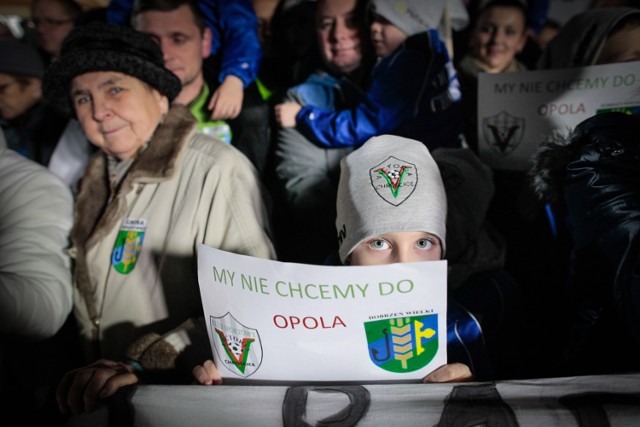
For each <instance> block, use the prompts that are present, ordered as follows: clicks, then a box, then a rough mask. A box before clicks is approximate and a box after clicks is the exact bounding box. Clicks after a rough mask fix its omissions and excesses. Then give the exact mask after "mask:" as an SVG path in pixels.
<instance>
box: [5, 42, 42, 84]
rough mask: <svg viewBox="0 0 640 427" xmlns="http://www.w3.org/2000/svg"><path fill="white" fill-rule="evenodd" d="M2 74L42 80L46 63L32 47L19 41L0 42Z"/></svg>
mask: <svg viewBox="0 0 640 427" xmlns="http://www.w3.org/2000/svg"><path fill="white" fill-rule="evenodd" d="M0 73H5V74H12V75H16V76H27V77H37V78H39V79H41V78H42V75H43V74H44V63H43V62H42V58H41V57H40V54H39V53H38V52H37V51H36V50H35V49H34V48H33V47H31V46H29V45H28V44H26V43H23V42H21V41H18V40H12V39H9V40H0Z"/></svg>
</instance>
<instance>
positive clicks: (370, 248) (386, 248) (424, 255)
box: [349, 231, 442, 265]
mask: <svg viewBox="0 0 640 427" xmlns="http://www.w3.org/2000/svg"><path fill="white" fill-rule="evenodd" d="M441 258H442V247H441V246H440V239H438V238H437V237H436V236H434V235H433V234H430V233H425V232H421V231H399V232H395V233H386V234H382V235H380V236H375V237H373V238H371V239H367V240H365V241H364V242H362V243H360V244H359V245H358V246H356V248H355V249H354V250H353V251H352V252H351V256H350V258H349V259H350V261H349V264H350V265H383V264H393V263H396V262H418V261H436V260H439V259H441Z"/></svg>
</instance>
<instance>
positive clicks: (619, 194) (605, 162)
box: [530, 113, 640, 246]
mask: <svg viewBox="0 0 640 427" xmlns="http://www.w3.org/2000/svg"><path fill="white" fill-rule="evenodd" d="M530 176H531V178H532V185H533V189H534V191H535V192H536V194H537V195H538V197H539V198H540V199H541V200H543V201H545V202H561V203H565V204H566V207H567V209H568V213H569V215H570V218H571V229H572V234H573V236H574V240H575V243H576V245H578V246H580V245H582V244H586V243H587V242H589V241H590V240H591V239H592V238H593V236H595V235H598V234H599V233H600V232H602V230H603V229H607V228H612V227H615V226H618V225H620V224H623V223H628V222H629V221H630V218H636V219H634V221H636V220H637V218H639V217H640V116H638V115H628V114H623V113H603V114H598V115H595V116H593V117H590V118H589V119H587V120H585V121H583V122H582V123H580V124H579V125H578V126H576V128H575V129H574V130H573V132H571V133H570V134H569V135H568V136H567V137H562V136H559V135H554V136H552V137H550V138H549V139H548V140H546V141H544V142H543V143H542V145H541V147H540V149H539V150H538V151H537V153H536V154H535V155H534V158H533V167H532V169H531V170H530Z"/></svg>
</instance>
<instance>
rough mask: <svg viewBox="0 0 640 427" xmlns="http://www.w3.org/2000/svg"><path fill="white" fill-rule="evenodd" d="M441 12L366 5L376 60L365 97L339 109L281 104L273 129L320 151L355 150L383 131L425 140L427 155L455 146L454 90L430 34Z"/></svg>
mask: <svg viewBox="0 0 640 427" xmlns="http://www.w3.org/2000/svg"><path fill="white" fill-rule="evenodd" d="M399 3H402V6H403V7H399V6H400V4H399ZM444 6H445V2H444V1H437V2H431V1H429V2H425V1H423V0H404V1H402V2H400V1H389V0H373V1H372V10H371V12H372V16H373V20H372V23H371V38H372V41H373V43H374V49H375V53H376V56H377V57H378V58H379V62H378V63H377V64H376V66H375V68H374V70H373V74H372V82H371V86H370V87H369V89H368V91H367V93H366V96H365V99H364V100H363V101H362V102H361V103H360V104H358V105H357V106H356V107H354V108H351V109H346V110H341V111H330V110H326V109H322V108H317V107H315V106H313V105H306V106H304V107H303V106H301V105H300V104H297V103H295V102H285V103H282V104H279V105H277V106H276V107H275V114H276V119H277V121H278V123H279V124H280V125H281V126H282V127H285V128H286V127H296V128H297V129H298V130H299V131H300V132H301V133H303V134H304V135H305V136H306V137H307V138H308V139H310V140H312V141H314V142H315V143H317V144H319V145H320V146H324V147H358V146H360V145H362V144H363V143H364V142H365V141H366V140H368V139H369V138H371V137H372V136H375V135H380V134H383V133H391V134H395V135H399V136H404V137H408V138H414V139H417V140H420V141H428V142H425V143H426V144H428V145H429V148H431V149H433V148H436V147H441V146H445V147H455V146H460V144H461V135H462V118H461V114H460V105H459V104H460V90H459V85H458V80H457V77H456V75H455V70H454V67H453V64H452V62H451V60H450V58H449V54H448V52H447V48H446V46H445V45H444V43H443V42H442V41H441V39H440V38H439V36H438V30H437V28H438V26H439V23H440V21H441V17H442V16H443V11H444Z"/></svg>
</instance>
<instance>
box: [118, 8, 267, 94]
mask: <svg viewBox="0 0 640 427" xmlns="http://www.w3.org/2000/svg"><path fill="white" fill-rule="evenodd" d="M133 1H134V0H111V1H110V2H109V5H108V7H107V22H108V23H109V24H111V25H122V26H129V24H130V23H129V16H130V14H131V11H132V10H133ZM198 7H199V8H200V10H201V11H202V14H203V16H204V19H205V22H206V23H207V26H208V27H209V28H210V29H211V32H212V34H213V37H212V43H211V54H212V55H215V54H217V53H218V51H220V54H221V55H222V67H221V71H220V75H219V76H218V81H219V82H220V83H222V81H223V80H224V78H225V77H227V75H229V74H233V75H234V76H237V77H238V78H240V80H242V83H243V85H244V87H245V88H246V87H247V86H248V85H249V84H250V83H251V82H253V81H254V80H255V79H256V77H257V75H258V69H259V66H260V60H261V59H262V48H261V47H260V40H259V39H258V17H257V16H256V14H255V12H254V10H253V4H252V3H251V0H199V1H198Z"/></svg>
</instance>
